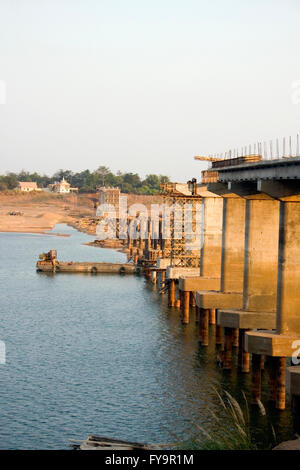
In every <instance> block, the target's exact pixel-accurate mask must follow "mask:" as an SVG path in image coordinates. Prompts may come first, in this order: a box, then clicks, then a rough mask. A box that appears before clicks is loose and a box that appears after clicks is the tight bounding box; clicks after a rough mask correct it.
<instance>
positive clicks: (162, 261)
mask: <svg viewBox="0 0 300 470" xmlns="http://www.w3.org/2000/svg"><path fill="white" fill-rule="evenodd" d="M178 262H179V260H173V263H174V264H176V263H178ZM170 265H171V260H170V258H158V259H157V261H156V267H157V268H159V269H167V267H168V266H170Z"/></svg>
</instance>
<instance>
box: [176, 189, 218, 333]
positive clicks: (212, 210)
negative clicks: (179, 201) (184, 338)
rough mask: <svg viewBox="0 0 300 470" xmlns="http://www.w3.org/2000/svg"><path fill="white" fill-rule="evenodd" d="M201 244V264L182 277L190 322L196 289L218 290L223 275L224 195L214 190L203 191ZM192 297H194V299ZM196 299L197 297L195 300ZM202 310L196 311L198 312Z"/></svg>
mask: <svg viewBox="0 0 300 470" xmlns="http://www.w3.org/2000/svg"><path fill="white" fill-rule="evenodd" d="M202 196H203V197H202V201H201V205H202V235H201V236H202V243H203V244H202V248H201V254H200V268H199V269H197V270H195V272H194V275H192V273H191V272H189V273H187V274H186V275H184V272H181V275H180V278H179V290H180V291H181V292H184V293H185V294H184V299H186V302H188V303H187V304H186V303H185V301H184V302H183V303H182V307H181V308H182V318H183V319H184V322H185V323H189V319H190V318H189V310H190V303H192V305H195V306H197V302H196V295H195V293H196V292H197V291H198V290H200V289H204V290H219V289H220V276H221V245H222V214H223V199H222V198H221V197H220V196H218V195H216V194H213V193H210V192H208V191H204V193H203V195H202ZM189 299H192V300H191V302H190V301H189ZM194 299H195V300H194ZM198 313H199V311H197V315H198ZM213 322H214V316H213V312H210V315H209V323H210V324H213Z"/></svg>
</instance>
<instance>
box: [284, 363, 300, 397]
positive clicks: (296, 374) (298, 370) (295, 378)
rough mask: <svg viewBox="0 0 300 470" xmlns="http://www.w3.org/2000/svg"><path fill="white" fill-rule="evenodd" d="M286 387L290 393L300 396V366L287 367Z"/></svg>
mask: <svg viewBox="0 0 300 470" xmlns="http://www.w3.org/2000/svg"><path fill="white" fill-rule="evenodd" d="M286 371H287V377H286V379H287V380H286V389H287V392H288V393H289V394H290V395H297V396H300V366H292V367H288V368H287V370H286Z"/></svg>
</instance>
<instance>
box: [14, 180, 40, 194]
mask: <svg viewBox="0 0 300 470" xmlns="http://www.w3.org/2000/svg"><path fill="white" fill-rule="evenodd" d="M18 190H19V191H22V192H29V191H40V189H39V188H38V187H37V184H36V183H35V182H33V181H19V184H18Z"/></svg>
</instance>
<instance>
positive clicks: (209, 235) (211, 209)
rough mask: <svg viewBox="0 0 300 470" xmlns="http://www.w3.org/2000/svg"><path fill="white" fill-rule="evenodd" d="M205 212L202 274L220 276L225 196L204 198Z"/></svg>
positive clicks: (201, 260) (203, 207) (203, 206)
mask: <svg viewBox="0 0 300 470" xmlns="http://www.w3.org/2000/svg"><path fill="white" fill-rule="evenodd" d="M202 210H203V213H204V224H203V229H202V230H203V234H202V237H203V247H202V251H201V258H200V276H203V277H212V278H218V277H220V273H221V262H222V224H223V198H220V197H208V198H203V199H202Z"/></svg>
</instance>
